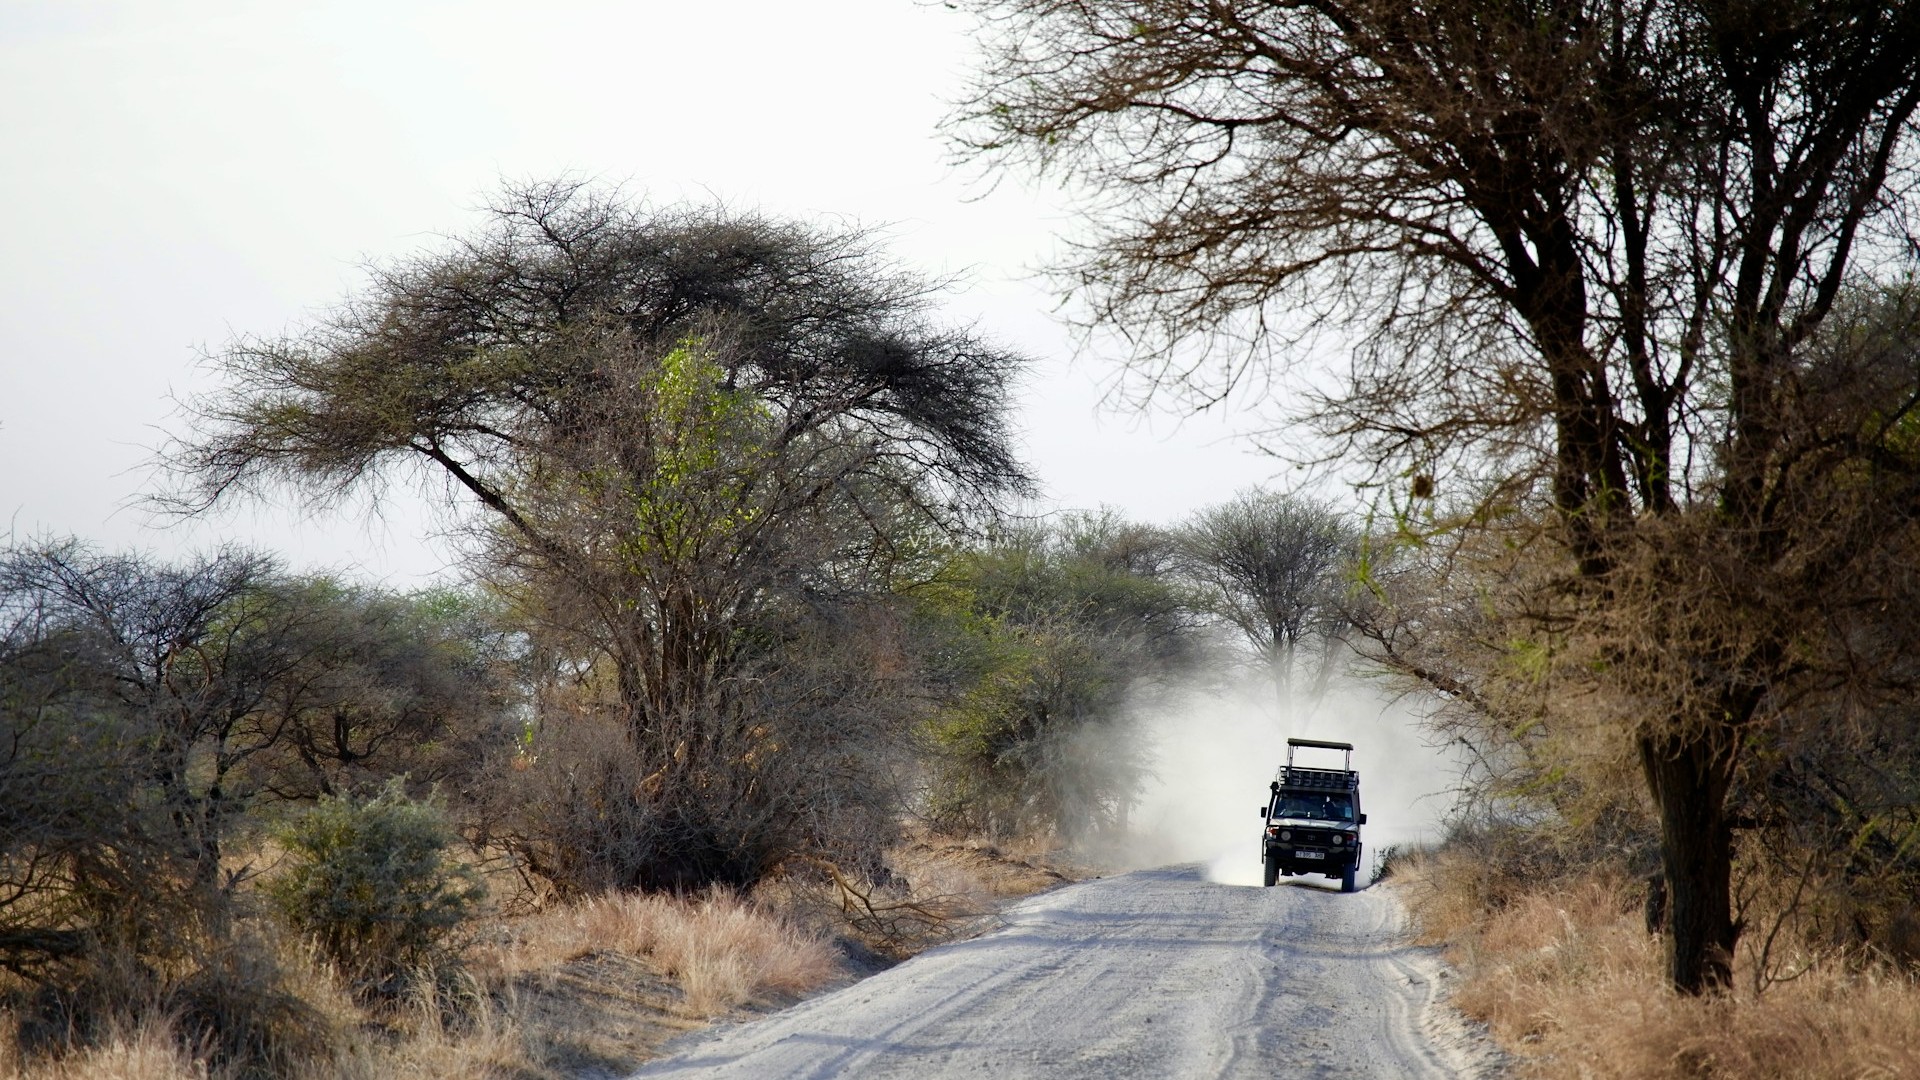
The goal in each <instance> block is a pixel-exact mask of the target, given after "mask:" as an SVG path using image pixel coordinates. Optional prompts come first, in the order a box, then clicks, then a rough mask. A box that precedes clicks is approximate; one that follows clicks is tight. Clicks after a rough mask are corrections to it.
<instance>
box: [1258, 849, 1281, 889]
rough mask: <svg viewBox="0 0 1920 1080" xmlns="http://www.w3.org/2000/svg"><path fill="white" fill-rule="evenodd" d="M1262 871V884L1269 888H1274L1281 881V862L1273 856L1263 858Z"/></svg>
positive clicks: (1261, 862) (1261, 860) (1261, 861)
mask: <svg viewBox="0 0 1920 1080" xmlns="http://www.w3.org/2000/svg"><path fill="white" fill-rule="evenodd" d="M1260 869H1261V871H1262V873H1261V875H1260V877H1261V883H1262V884H1264V885H1266V887H1267V888H1272V887H1273V886H1274V883H1275V882H1277V881H1279V880H1280V860H1279V859H1276V858H1274V857H1273V856H1272V855H1265V856H1262V857H1261V859H1260Z"/></svg>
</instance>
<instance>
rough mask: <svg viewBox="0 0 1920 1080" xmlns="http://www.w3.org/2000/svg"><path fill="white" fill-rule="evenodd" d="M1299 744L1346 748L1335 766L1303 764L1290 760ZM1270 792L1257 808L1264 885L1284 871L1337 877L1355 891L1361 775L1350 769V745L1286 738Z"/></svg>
mask: <svg viewBox="0 0 1920 1080" xmlns="http://www.w3.org/2000/svg"><path fill="white" fill-rule="evenodd" d="M1300 747H1310V748H1313V749H1317V750H1341V751H1345V752H1346V755H1347V757H1346V763H1345V765H1343V766H1342V767H1341V768H1338V769H1307V768H1302V767H1300V766H1298V765H1295V764H1294V763H1293V752H1294V751H1295V750H1296V749H1299V748H1300ZM1268 787H1269V789H1270V790H1271V791H1272V793H1273V794H1272V797H1271V798H1269V799H1268V800H1267V805H1265V806H1263V807H1261V808H1260V816H1261V817H1262V818H1265V819H1266V822H1267V828H1266V833H1265V835H1264V836H1263V837H1262V838H1261V843H1260V856H1261V859H1260V862H1261V866H1262V868H1263V870H1264V871H1265V872H1264V873H1263V874H1262V875H1261V879H1262V880H1263V881H1264V882H1265V883H1266V884H1268V885H1272V884H1274V883H1275V882H1277V881H1279V880H1280V875H1282V874H1288V875H1292V874H1324V875H1325V876H1327V877H1330V878H1338V879H1339V881H1340V891H1341V892H1352V891H1353V890H1354V876H1355V875H1356V874H1357V873H1358V872H1359V870H1360V826H1362V825H1365V824H1366V823H1367V815H1365V814H1363V813H1361V812H1360V774H1359V773H1357V772H1354V771H1353V745H1352V744H1351V743H1343V742H1321V741H1319V740H1317V739H1288V740H1287V763H1286V764H1285V765H1283V766H1281V767H1280V775H1278V776H1276V777H1274V780H1273V783H1272V784H1270V785H1268Z"/></svg>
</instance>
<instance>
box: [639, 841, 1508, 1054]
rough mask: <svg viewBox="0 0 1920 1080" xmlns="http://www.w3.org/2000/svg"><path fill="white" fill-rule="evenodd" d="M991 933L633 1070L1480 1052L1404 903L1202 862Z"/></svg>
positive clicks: (1082, 895)
mask: <svg viewBox="0 0 1920 1080" xmlns="http://www.w3.org/2000/svg"><path fill="white" fill-rule="evenodd" d="M1005 917H1006V921H1007V925H1006V927H1005V928H1003V929H1001V930H998V931H996V932H994V933H992V934H989V935H987V936H985V937H981V938H976V939H974V940H972V941H965V942H960V943H958V944H954V945H949V946H946V947H943V948H940V949H935V950H932V951H930V952H927V953H924V954H922V955H921V956H918V957H916V958H914V959H913V960H910V961H908V962H906V963H904V964H901V965H900V966H899V967H896V968H893V969H891V970H888V971H884V972H881V973H880V974H878V975H875V976H873V977H872V978H870V979H867V980H865V981H863V982H859V983H855V984H854V985H852V986H849V987H847V988H845V989H843V990H840V991H837V992H835V993H832V994H828V995H825V996H823V997H818V998H814V999H812V1000H810V1001H807V1002H803V1003H802V1004H800V1005H797V1006H795V1007H794V1008H792V1009H788V1010H786V1011H785V1012H781V1013H777V1014H775V1015H773V1016H770V1017H767V1018H765V1019H762V1020H758V1021H755V1022H753V1023H749V1024H742V1025H738V1026H734V1027H726V1028H719V1029H715V1030H713V1031H710V1032H708V1033H705V1034H703V1035H700V1036H695V1037H692V1038H691V1040H690V1041H688V1042H683V1043H682V1044H680V1045H679V1047H678V1053H677V1054H676V1055H675V1056H673V1057H670V1058H666V1059H663V1060H661V1061H657V1062H654V1063H653V1064H652V1065H650V1066H649V1067H648V1068H647V1069H646V1070H644V1071H642V1072H641V1073H640V1074H639V1076H641V1077H689V1078H691V1077H703V1078H704V1077H715V1078H719V1077H739V1078H743V1080H744V1078H754V1080H765V1078H772V1077H821V1078H824V1077H840V1076H845V1077H912V1078H914V1080H930V1078H938V1077H982V1078H986V1077H993V1078H999V1077H1036V1078H1038V1077H1046V1078H1077V1077H1086V1078H1089V1080H1092V1078H1099V1080H1128V1078H1140V1080H1160V1078H1163V1077H1242V1076H1245V1077H1262V1078H1267V1077H1276V1076H1285V1077H1402V1076H1405V1077H1435V1078H1439V1077H1454V1076H1461V1075H1472V1074H1473V1073H1475V1072H1478V1071H1481V1068H1482V1066H1480V1065H1479V1064H1478V1063H1477V1060H1476V1058H1477V1055H1478V1053H1479V1052H1480V1051H1479V1050H1478V1048H1477V1047H1476V1046H1475V1044H1474V1042H1473V1040H1471V1039H1467V1038H1463V1037H1462V1033H1461V1031H1460V1029H1459V1028H1458V1026H1457V1025H1456V1024H1454V1023H1453V1022H1452V1021H1450V1019H1449V1017H1450V1014H1449V1013H1447V1012H1446V1010H1445V1009H1444V1008H1443V1007H1440V1006H1438V1005H1437V1004H1435V1002H1434V989H1435V987H1434V979H1435V976H1436V973H1437V972H1438V970H1439V964H1438V963H1437V961H1436V960H1435V958H1434V957H1433V955H1432V953H1431V952H1430V951H1429V950H1425V949H1418V948H1414V947H1412V946H1409V945H1407V944H1405V942H1404V936H1403V935H1404V916H1403V914H1402V911H1401V908H1400V905H1399V904H1398V903H1397V902H1396V901H1395V900H1394V899H1393V897H1392V896H1390V895H1388V894H1387V892H1386V891H1385V890H1382V889H1369V890H1365V891H1362V892H1359V893H1355V894H1352V895H1341V894H1340V893H1339V892H1337V891H1331V890H1328V889H1322V888H1317V887H1315V886H1313V885H1308V884H1304V883H1299V882H1296V883H1292V884H1286V883H1284V882H1283V884H1282V885H1281V886H1279V887H1275V888H1271V889H1262V888H1258V887H1247V886H1241V885H1219V884H1214V883H1212V882H1209V881H1207V880H1206V879H1205V876H1204V874H1203V872H1202V871H1201V869H1200V868H1198V867H1191V866H1189V867H1174V868H1170V869H1163V870H1147V871H1140V872H1137V873H1132V874H1125V875H1121V876H1118V877H1111V878H1105V879H1102V880H1098V881H1089V882H1084V883H1082V884H1079V885H1073V886H1069V887H1067V888H1064V889H1060V890H1057V891H1055V892H1051V893H1046V894H1043V895H1041V896H1037V897H1033V898H1031V899H1029V900H1026V901H1024V902H1022V903H1020V904H1019V905H1017V906H1015V907H1014V908H1012V909H1011V910H1009V911H1008V912H1007V914H1006V916H1005Z"/></svg>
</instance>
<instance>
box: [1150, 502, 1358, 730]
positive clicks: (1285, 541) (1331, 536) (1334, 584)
mask: <svg viewBox="0 0 1920 1080" xmlns="http://www.w3.org/2000/svg"><path fill="white" fill-rule="evenodd" d="M1350 532H1351V530H1349V529H1348V528H1346V527H1345V526H1344V525H1343V524H1342V523H1341V521H1340V519H1339V518H1338V517H1337V516H1336V515H1335V514H1334V513H1333V511H1332V510H1330V509H1328V508H1327V507H1325V506H1322V505H1320V504H1318V503H1315V502H1313V501H1311V500H1309V499H1303V498H1296V497H1292V496H1287V495H1281V494H1276V493H1272V492H1265V491H1249V492H1243V493H1242V494H1240V495H1237V496H1235V497H1234V498H1232V499H1230V500H1228V501H1226V502H1224V503H1220V504H1219V505H1217V506H1210V507H1206V508H1204V509H1202V510H1200V511H1199V512H1198V513H1196V514H1194V515H1193V517H1192V518H1191V519H1189V520H1188V521H1187V523H1186V524H1185V525H1184V526H1183V527H1182V528H1181V529H1180V530H1179V533H1178V542H1179V546H1180V551H1181V554H1182V563H1183V569H1184V570H1185V572H1186V574H1187V575H1188V576H1189V577H1192V578H1193V579H1194V580H1196V581H1198V582H1199V583H1200V586H1201V589H1202V596H1203V599H1204V602H1205V604H1206V606H1207V608H1208V609H1209V610H1210V611H1211V612H1212V613H1213V614H1214V615H1215V616H1216V617H1218V618H1221V619H1224V620H1225V621H1226V622H1227V623H1228V624H1229V625H1231V626H1232V627H1233V628H1234V629H1235V630H1238V631H1239V632H1240V634H1241V636H1242V637H1243V638H1245V639H1246V642H1247V644H1248V645H1249V646H1251V647H1252V649H1253V651H1254V653H1255V655H1257V656H1259V657H1260V658H1261V660H1262V661H1264V662H1265V664H1266V665H1267V669H1268V672H1269V674H1270V675H1271V676H1272V678H1273V688H1274V694H1275V697H1276V700H1277V701H1278V703H1279V706H1280V710H1281V712H1282V714H1285V713H1287V712H1288V711H1290V710H1291V708H1292V706H1293V704H1294V702H1295V699H1296V696H1297V695H1296V694H1295V692H1294V676H1295V667H1296V662H1297V660H1298V654H1299V651H1300V646H1301V643H1302V642H1303V641H1310V640H1311V639H1312V638H1315V637H1318V638H1319V639H1320V646H1321V657H1320V664H1319V669H1318V673H1317V674H1316V675H1315V677H1314V686H1313V688H1312V691H1311V692H1312V693H1313V694H1314V695H1315V696H1316V697H1317V696H1318V695H1319V694H1320V693H1321V692H1322V691H1324V690H1325V688H1326V681H1327V679H1328V678H1329V677H1330V674H1331V671H1332V658H1333V656H1332V650H1333V646H1334V642H1333V637H1332V635H1333V633H1335V632H1337V627H1336V625H1335V624H1336V623H1337V620H1338V615H1337V612H1338V608H1339V600H1340V592H1339V581H1338V576H1339V572H1340V570H1341V568H1342V565H1343V564H1344V562H1345V561H1346V560H1347V558H1348V557H1349V555H1350V554H1351V549H1352V548H1353V546H1354V545H1353V537H1352V536H1351V535H1350Z"/></svg>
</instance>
